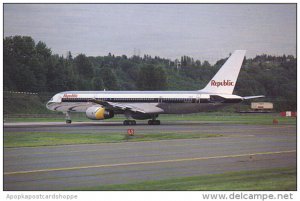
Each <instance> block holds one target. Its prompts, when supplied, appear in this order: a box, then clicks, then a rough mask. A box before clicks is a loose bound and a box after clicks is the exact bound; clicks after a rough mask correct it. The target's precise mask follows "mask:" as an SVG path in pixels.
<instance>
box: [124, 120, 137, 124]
mask: <svg viewBox="0 0 300 201" xmlns="http://www.w3.org/2000/svg"><path fill="white" fill-rule="evenodd" d="M123 125H136V121H135V120H125V121H123Z"/></svg>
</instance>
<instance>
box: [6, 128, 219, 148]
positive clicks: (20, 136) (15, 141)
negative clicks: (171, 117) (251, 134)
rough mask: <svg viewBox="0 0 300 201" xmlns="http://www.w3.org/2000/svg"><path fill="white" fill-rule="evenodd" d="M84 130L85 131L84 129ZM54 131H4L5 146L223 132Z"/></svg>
mask: <svg viewBox="0 0 300 201" xmlns="http://www.w3.org/2000/svg"><path fill="white" fill-rule="evenodd" d="M83 132H84V131H83ZM83 132H81V133H53V132H4V147H7V148H8V147H34V146H53V145H67V144H69V145H70V144H97V143H106V142H111V143H113V142H138V141H153V140H171V139H191V138H209V137H221V136H222V135H221V134H201V133H172V132H163V131H161V132H157V133H139V134H135V135H134V136H128V135H127V133H125V132H124V133H120V132H119V133H101V132H92V133H91V132H86V133H83Z"/></svg>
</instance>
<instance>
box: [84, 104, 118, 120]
mask: <svg viewBox="0 0 300 201" xmlns="http://www.w3.org/2000/svg"><path fill="white" fill-rule="evenodd" d="M85 114H86V117H87V118H89V119H92V120H103V119H110V118H113V117H114V115H115V114H114V111H112V110H106V109H105V108H103V107H97V106H93V107H89V108H88V109H87V110H86V112H85Z"/></svg>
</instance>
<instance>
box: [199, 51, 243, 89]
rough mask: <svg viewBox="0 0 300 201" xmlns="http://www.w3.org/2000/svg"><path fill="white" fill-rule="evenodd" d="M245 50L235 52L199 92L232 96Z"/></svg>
mask: <svg viewBox="0 0 300 201" xmlns="http://www.w3.org/2000/svg"><path fill="white" fill-rule="evenodd" d="M245 54H246V50H236V51H234V52H233V54H232V55H231V56H230V57H229V58H228V59H227V61H226V62H225V64H224V65H223V66H222V67H221V68H220V70H219V71H218V72H217V74H216V75H215V76H214V77H213V78H212V79H211V80H210V81H209V83H208V84H207V85H206V87H205V88H204V89H202V90H201V92H208V93H216V94H232V92H233V90H234V87H235V84H236V81H237V78H238V75H239V72H240V69H241V66H242V63H243V60H244V57H245Z"/></svg>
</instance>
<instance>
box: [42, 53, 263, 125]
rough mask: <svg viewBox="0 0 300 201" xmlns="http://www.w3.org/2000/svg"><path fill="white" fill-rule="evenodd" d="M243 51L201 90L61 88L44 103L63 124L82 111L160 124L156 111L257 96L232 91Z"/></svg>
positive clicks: (184, 110) (210, 106)
mask: <svg viewBox="0 0 300 201" xmlns="http://www.w3.org/2000/svg"><path fill="white" fill-rule="evenodd" d="M245 53H246V51H245V50H236V51H234V53H233V54H232V55H231V56H230V57H229V58H228V59H227V61H226V62H225V63H224V65H223V66H222V67H221V68H220V69H219V71H218V72H217V73H216V74H215V76H214V77H213V78H212V79H211V80H210V81H209V83H208V84H207V85H206V87H204V88H203V89H202V90H197V91H64V92H60V93H58V94H56V95H54V96H53V97H52V98H51V100H50V101H49V102H48V103H47V104H46V107H47V108H48V109H49V110H53V111H61V112H63V113H64V114H65V115H66V123H67V124H69V123H71V122H72V120H71V115H70V113H73V112H84V113H86V117H87V118H89V119H92V120H103V119H109V118H113V117H114V115H115V114H124V115H125V117H126V120H124V122H123V124H124V125H135V124H136V121H135V120H134V119H139V120H145V119H149V121H148V124H149V125H160V120H157V118H158V116H159V115H160V114H188V113H199V112H204V111H208V110H209V111H211V110H218V109H220V108H223V107H226V106H229V105H232V104H236V103H240V102H242V101H243V100H247V99H253V98H261V97H264V96H263V95H259V96H246V97H241V96H238V95H234V94H233V90H234V87H235V85H236V82H237V78H238V74H239V72H240V69H241V66H242V63H243V60H244V57H245Z"/></svg>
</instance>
